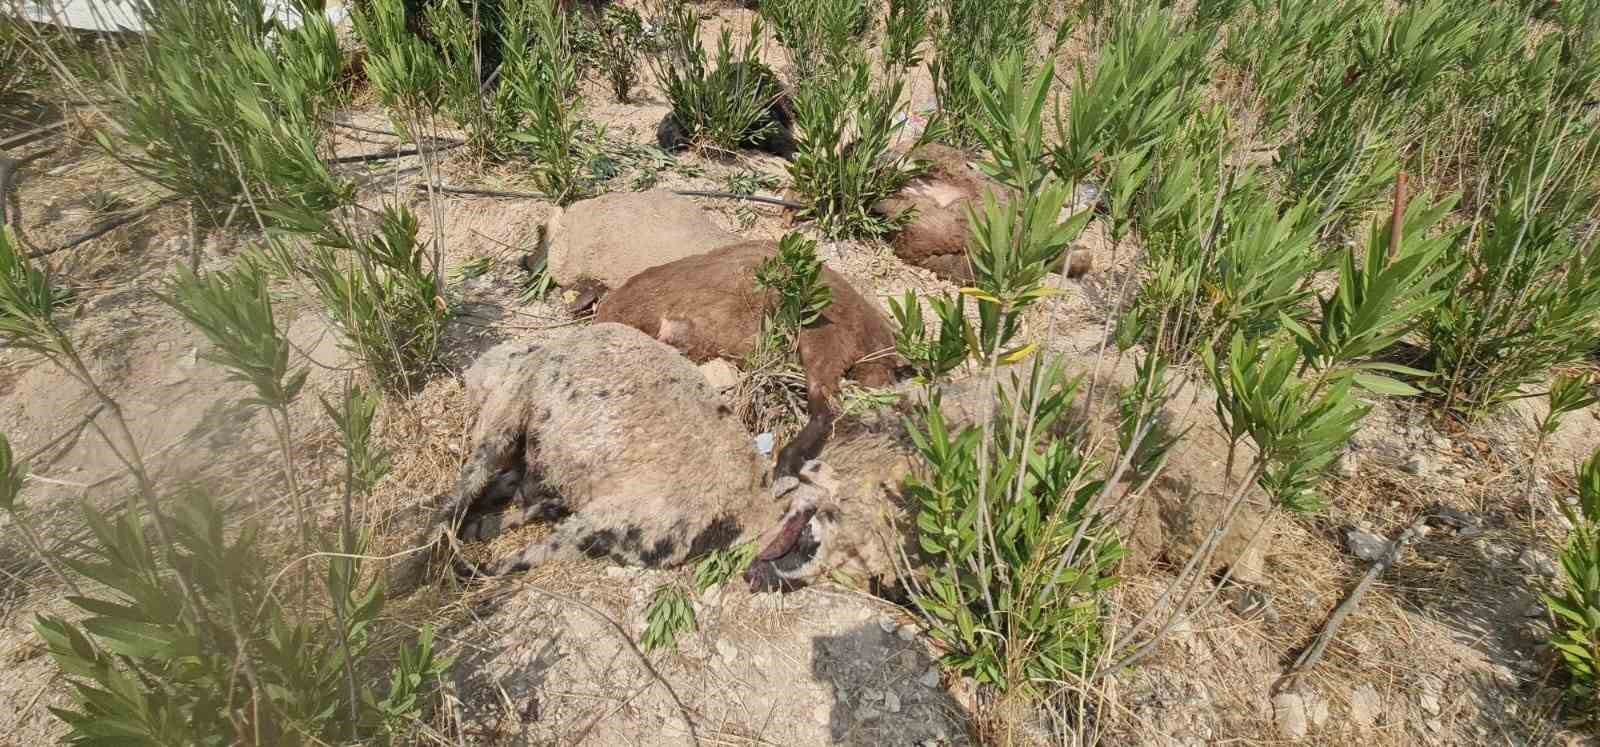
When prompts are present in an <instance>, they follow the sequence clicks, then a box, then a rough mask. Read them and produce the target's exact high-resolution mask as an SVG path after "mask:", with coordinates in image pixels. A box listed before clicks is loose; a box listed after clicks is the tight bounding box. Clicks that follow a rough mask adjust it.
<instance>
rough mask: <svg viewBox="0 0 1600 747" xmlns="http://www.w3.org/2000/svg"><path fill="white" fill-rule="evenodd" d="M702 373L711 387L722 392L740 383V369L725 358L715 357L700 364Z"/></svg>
mask: <svg viewBox="0 0 1600 747" xmlns="http://www.w3.org/2000/svg"><path fill="white" fill-rule="evenodd" d="M700 373H701V374H704V375H705V377H706V383H707V384H710V385H711V388H712V389H714V390H716V391H719V392H722V391H727V390H729V389H732V388H734V387H735V386H738V385H739V369H738V367H736V366H734V365H733V364H732V363H729V362H728V361H727V360H726V359H723V358H713V359H711V360H709V361H706V362H705V363H702V364H700Z"/></svg>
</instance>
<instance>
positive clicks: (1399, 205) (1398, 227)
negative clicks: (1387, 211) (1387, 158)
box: [1389, 171, 1410, 262]
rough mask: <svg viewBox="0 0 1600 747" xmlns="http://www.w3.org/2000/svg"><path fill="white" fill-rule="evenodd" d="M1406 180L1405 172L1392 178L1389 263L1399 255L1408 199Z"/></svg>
mask: <svg viewBox="0 0 1600 747" xmlns="http://www.w3.org/2000/svg"><path fill="white" fill-rule="evenodd" d="M1406 180H1407V177H1406V172H1404V171H1402V172H1400V173H1399V174H1396V175H1395V178H1394V213H1393V214H1392V215H1391V217H1390V218H1389V261H1390V262H1394V258H1395V256H1396V255H1398V254H1399V253H1400V240H1401V238H1402V236H1401V234H1402V232H1403V230H1404V228H1405V222H1406V200H1408V199H1409V198H1410V196H1409V195H1407V194H1406Z"/></svg>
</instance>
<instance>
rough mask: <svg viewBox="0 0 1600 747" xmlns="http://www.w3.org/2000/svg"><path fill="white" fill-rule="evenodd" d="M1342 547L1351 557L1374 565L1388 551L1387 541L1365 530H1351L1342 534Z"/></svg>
mask: <svg viewBox="0 0 1600 747" xmlns="http://www.w3.org/2000/svg"><path fill="white" fill-rule="evenodd" d="M1344 546H1345V548H1346V549H1348V550H1349V551H1350V554H1351V555H1354V556H1356V557H1358V558H1360V559H1362V560H1365V561H1367V562H1368V563H1376V562H1378V560H1379V559H1381V558H1382V557H1383V555H1384V553H1386V552H1388V551H1389V540H1388V539H1387V538H1385V537H1382V536H1379V535H1376V534H1373V533H1372V532H1369V531H1366V530H1365V529H1355V528H1352V529H1349V530H1346V531H1345V533H1344Z"/></svg>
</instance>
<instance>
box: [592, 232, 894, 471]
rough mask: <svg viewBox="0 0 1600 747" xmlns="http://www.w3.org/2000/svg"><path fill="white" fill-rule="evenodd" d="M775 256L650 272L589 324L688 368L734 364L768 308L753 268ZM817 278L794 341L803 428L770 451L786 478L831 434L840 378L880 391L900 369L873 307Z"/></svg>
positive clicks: (754, 252)
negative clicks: (666, 352)
mask: <svg viewBox="0 0 1600 747" xmlns="http://www.w3.org/2000/svg"><path fill="white" fill-rule="evenodd" d="M776 253H777V245H776V244H775V243H772V242H761V241H753V242H746V243H741V244H734V245H732V246H727V247H723V248H721V249H717V250H715V251H711V252H707V253H705V254H700V255H696V256H693V257H686V258H684V259H680V260H678V261H676V262H670V263H668V264H664V265H660V266H658V267H653V268H650V269H649V270H645V271H644V272H642V273H640V274H638V275H636V276H634V277H633V278H632V279H631V280H629V281H628V282H627V283H624V284H623V286H622V287H621V288H618V289H616V290H614V291H612V292H610V293H608V294H607V295H606V296H605V298H604V299H602V300H601V302H600V306H599V308H598V309H597V310H596V312H595V319H596V321H600V322H617V323H620V324H626V325H628V326H630V327H633V328H635V329H639V330H642V331H643V332H644V333H645V334H648V335H650V336H651V337H654V338H656V339H658V340H661V341H662V342H665V343H667V344H669V345H671V346H673V347H675V348H677V349H678V350H680V351H682V352H683V354H684V355H686V356H688V357H689V358H690V359H691V360H693V361H695V362H696V363H703V362H705V361H708V360H710V359H712V358H717V357H726V358H733V359H740V358H744V357H745V356H747V355H749V354H750V353H751V352H753V351H754V350H755V347H756V344H757V342H758V340H759V337H760V335H761V326H762V322H763V320H764V319H765V317H766V313H767V310H768V309H770V308H771V307H772V304H773V303H774V297H773V294H772V293H771V292H770V291H766V290H764V289H762V288H761V287H760V286H758V285H756V281H755V273H756V267H757V266H758V265H760V264H761V262H762V260H764V259H766V258H768V257H771V256H773V255H774V254H776ZM822 277H823V282H825V283H826V284H827V286H828V288H829V289H830V290H832V292H833V303H832V304H830V305H829V306H828V308H827V309H825V310H823V312H822V318H821V319H819V320H818V321H817V322H815V323H813V324H811V325H809V326H807V327H805V328H804V329H802V330H800V334H799V336H798V339H797V341H796V343H797V347H798V352H799V354H800V365H801V367H802V368H803V369H804V370H805V374H806V404H807V410H808V414H809V416H810V419H809V420H808V422H807V423H806V426H805V428H804V429H802V430H801V432H800V434H799V435H797V436H796V437H795V438H794V440H792V441H790V442H789V443H788V444H787V445H785V446H784V447H783V449H781V450H779V452H778V464H777V469H776V474H778V475H793V474H796V472H797V471H798V470H799V468H800V467H801V465H803V464H805V462H806V461H808V460H810V459H814V458H816V456H817V454H818V453H819V451H820V449H821V447H822V443H823V441H824V439H826V437H827V435H828V433H829V431H831V430H832V426H833V417H834V413H833V406H832V404H831V400H832V399H833V398H835V397H836V396H837V395H838V393H839V387H840V382H841V380H842V379H844V378H845V377H849V378H851V379H853V380H855V381H857V382H860V383H861V384H864V385H866V386H887V385H889V384H892V383H893V382H894V380H895V378H896V371H897V368H898V366H899V363H900V361H899V358H898V357H897V356H896V355H895V353H894V333H893V331H891V330H890V328H889V323H888V321H887V320H886V319H885V318H884V316H883V313H882V312H881V311H879V310H878V307H877V306H876V305H874V304H873V303H872V302H870V301H868V300H867V299H866V298H864V297H862V295H861V294H860V293H858V292H857V291H856V289H855V288H853V287H851V285H850V282H849V281H847V280H845V279H844V277H843V276H842V275H840V274H838V273H837V272H834V271H833V270H830V269H827V268H824V269H823V271H822Z"/></svg>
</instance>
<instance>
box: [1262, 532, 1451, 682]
mask: <svg viewBox="0 0 1600 747" xmlns="http://www.w3.org/2000/svg"><path fill="white" fill-rule="evenodd" d="M1429 516H1430V515H1429V514H1426V513H1425V514H1423V515H1422V516H1419V517H1417V520H1416V521H1414V522H1412V523H1411V526H1408V527H1406V529H1405V531H1404V532H1401V533H1400V536H1399V537H1396V538H1395V539H1394V540H1392V541H1390V542H1389V550H1388V552H1385V553H1384V554H1383V557H1381V558H1378V559H1377V560H1376V561H1375V562H1373V564H1372V565H1371V566H1369V567H1368V568H1367V572H1366V574H1364V575H1363V576H1362V577H1361V580H1360V581H1359V582H1357V583H1356V585H1355V588H1353V589H1351V590H1350V593H1349V594H1346V595H1345V598H1344V600H1343V601H1341V602H1339V606H1338V607H1335V608H1333V613H1332V614H1330V615H1328V621H1327V622H1326V623H1324V624H1323V626H1322V630H1321V631H1320V632H1318V633H1317V637H1316V639H1315V640H1313V641H1312V642H1311V645H1310V646H1308V647H1307V648H1306V650H1305V651H1303V652H1301V654H1300V657H1299V658H1298V659H1295V662H1294V665H1293V666H1291V667H1289V670H1288V671H1287V672H1284V674H1283V677H1281V678H1279V679H1278V681H1277V683H1275V684H1274V685H1273V687H1272V690H1273V692H1280V691H1284V690H1293V689H1295V687H1297V686H1298V684H1299V681H1300V679H1301V678H1302V677H1304V676H1305V673H1306V672H1308V671H1310V670H1311V668H1312V667H1314V666H1316V665H1317V663H1318V662H1320V661H1322V657H1323V655H1324V654H1326V653H1327V651H1328V644H1330V643H1332V642H1333V637H1334V636H1335V635H1338V633H1339V626H1341V625H1343V624H1344V620H1345V618H1347V617H1349V616H1350V613H1351V612H1354V611H1355V609H1356V607H1357V606H1358V605H1360V604H1361V597H1363V596H1365V595H1366V593H1367V590H1368V589H1370V588H1372V584H1373V582H1375V581H1377V580H1378V577H1379V576H1381V575H1383V572H1384V571H1387V570H1389V567H1390V566H1392V565H1394V564H1395V563H1397V562H1399V561H1400V556H1401V554H1403V553H1404V552H1405V550H1406V548H1407V547H1409V546H1410V545H1411V544H1412V543H1414V542H1416V541H1417V540H1418V539H1420V538H1421V537H1422V533H1423V531H1424V526H1425V525H1424V522H1426V521H1427V519H1428V518H1429Z"/></svg>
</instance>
